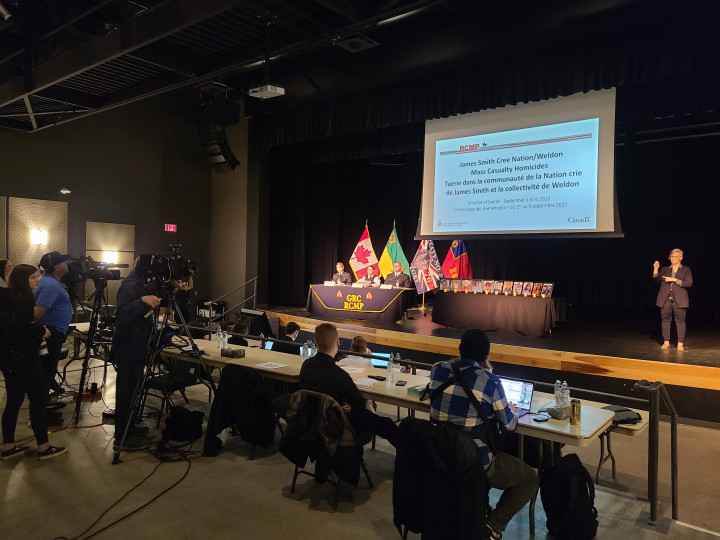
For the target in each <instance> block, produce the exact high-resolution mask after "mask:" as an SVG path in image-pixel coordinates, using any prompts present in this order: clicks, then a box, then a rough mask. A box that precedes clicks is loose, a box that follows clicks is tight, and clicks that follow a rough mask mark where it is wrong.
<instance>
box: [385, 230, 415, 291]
mask: <svg viewBox="0 0 720 540" xmlns="http://www.w3.org/2000/svg"><path fill="white" fill-rule="evenodd" d="M396 262H399V263H400V264H401V265H402V271H403V272H404V273H405V274H407V275H408V276H409V275H410V263H408V260H407V258H406V257H405V253H403V250H402V247H401V246H400V242H398V239H397V231H396V230H395V224H393V230H392V232H391V233H390V238H388V241H387V244H385V249H384V250H383V252H382V255H381V256H380V274H381V275H382V277H383V279H385V278H386V277H387V276H388V275H389V274H392V273H393V271H394V270H393V265H394V264H395V263H396Z"/></svg>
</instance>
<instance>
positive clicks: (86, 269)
mask: <svg viewBox="0 0 720 540" xmlns="http://www.w3.org/2000/svg"><path fill="white" fill-rule="evenodd" d="M127 267H128V265H127V264H108V263H105V262H97V261H94V260H93V258H92V257H79V258H77V259H70V260H69V261H68V271H67V274H65V275H64V276H63V277H62V282H63V283H65V285H77V284H78V283H85V282H86V281H87V280H88V279H92V280H93V282H95V283H99V282H105V281H113V280H118V279H120V270H119V269H120V268H127Z"/></svg>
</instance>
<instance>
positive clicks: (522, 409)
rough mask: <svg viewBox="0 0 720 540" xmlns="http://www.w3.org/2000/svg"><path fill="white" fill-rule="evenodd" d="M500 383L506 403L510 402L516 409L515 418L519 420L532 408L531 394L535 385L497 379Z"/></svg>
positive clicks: (502, 378) (528, 382)
mask: <svg viewBox="0 0 720 540" xmlns="http://www.w3.org/2000/svg"><path fill="white" fill-rule="evenodd" d="M498 378H499V379H500V383H501V384H502V385H503V390H505V397H506V398H507V400H508V402H510V401H511V402H512V403H514V404H515V407H517V412H516V413H515V416H517V417H518V418H520V417H521V416H523V415H525V414H527V413H529V412H530V407H531V406H532V398H533V392H534V390H535V383H533V382H530V381H520V380H517V379H508V378H505V377H498Z"/></svg>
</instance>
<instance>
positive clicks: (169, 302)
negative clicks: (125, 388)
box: [112, 284, 216, 465]
mask: <svg viewBox="0 0 720 540" xmlns="http://www.w3.org/2000/svg"><path fill="white" fill-rule="evenodd" d="M161 298H162V299H163V302H162V303H164V304H165V318H164V319H163V320H162V322H161V321H160V320H159V319H158V315H157V313H156V312H150V313H152V315H150V314H148V315H146V316H152V317H153V330H152V332H151V333H150V336H149V337H148V341H147V347H146V356H145V362H144V366H143V374H142V376H141V377H139V378H138V380H137V382H136V384H135V389H134V391H133V395H132V399H131V400H130V414H129V415H128V418H127V422H126V423H125V426H124V427H123V430H122V438H121V440H120V441H118V440H117V437H116V439H115V445H114V450H113V460H112V464H113V465H115V464H117V463H120V451H121V450H122V448H123V446H124V444H125V439H126V438H127V436H128V432H129V431H130V426H131V425H132V424H133V422H134V421H135V419H136V418H139V417H140V416H141V414H142V408H143V406H144V402H143V392H144V390H145V388H146V387H147V383H148V380H149V378H150V376H151V374H152V373H153V371H154V367H155V365H156V364H157V361H158V356H159V355H160V353H161V352H162V351H163V349H164V348H165V347H166V346H167V337H166V336H167V329H168V327H169V326H170V324H169V322H170V316H171V314H174V315H175V317H176V318H178V319H179V320H180V325H179V326H180V327H181V328H182V329H183V331H184V333H185V335H186V336H187V338H188V340H189V342H190V356H192V357H193V358H195V359H196V360H197V361H198V363H199V364H200V366H201V367H202V370H203V373H206V374H209V373H210V371H209V370H208V369H207V365H206V364H205V361H204V359H203V357H202V353H201V352H200V349H198V347H197V345H196V344H195V341H194V340H193V337H192V335H191V334H190V330H189V328H188V325H187V322H186V321H185V318H184V317H183V315H182V312H181V311H180V309H179V307H178V304H177V300H176V299H175V288H174V287H172V286H171V285H169V284H166V290H165V291H164V293H163V294H162V296H161ZM162 303H161V304H162ZM170 377H171V378H172V377H173V375H172V373H170ZM208 382H209V384H210V388H211V391H212V393H213V394H214V393H215V391H216V388H215V383H214V382H213V380H212V377H210V376H208ZM116 433H117V429H116Z"/></svg>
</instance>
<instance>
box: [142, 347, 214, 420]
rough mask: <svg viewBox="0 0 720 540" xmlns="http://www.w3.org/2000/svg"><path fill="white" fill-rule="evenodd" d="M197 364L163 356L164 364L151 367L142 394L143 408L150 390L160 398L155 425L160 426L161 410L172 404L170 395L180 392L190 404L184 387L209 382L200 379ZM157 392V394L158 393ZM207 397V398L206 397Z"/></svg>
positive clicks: (163, 410) (168, 407) (167, 408)
mask: <svg viewBox="0 0 720 540" xmlns="http://www.w3.org/2000/svg"><path fill="white" fill-rule="evenodd" d="M197 368H198V365H197V364H194V363H192V362H186V361H184V360H179V359H177V358H165V364H164V365H162V364H158V365H156V366H155V367H154V368H153V373H151V374H150V376H149V377H148V380H147V381H146V383H145V392H144V395H143V407H142V409H144V408H145V405H146V402H147V398H148V395H150V394H151V392H152V391H155V392H157V394H155V395H156V397H159V398H160V408H159V414H158V420H157V426H158V427H159V426H160V420H161V419H162V416H163V412H165V411H166V410H169V409H170V407H171V406H172V405H173V402H172V395H173V394H174V393H175V392H180V394H181V395H182V397H183V399H184V400H185V403H187V404H188V405H189V404H190V400H189V399H188V398H187V395H186V394H185V389H186V388H188V387H189V386H195V385H196V384H204V385H206V386H208V388H209V387H210V386H209V384H208V383H207V382H206V381H204V380H202V379H201V378H200V377H199V376H198V373H197ZM158 394H159V395H158ZM208 399H209V398H208Z"/></svg>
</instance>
